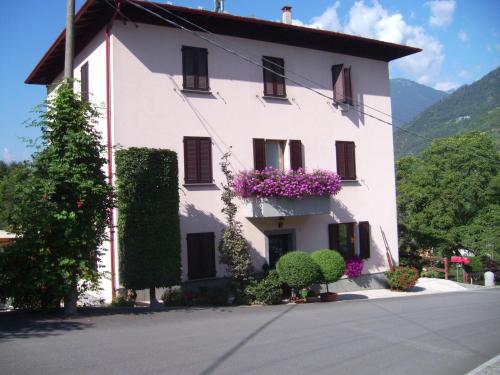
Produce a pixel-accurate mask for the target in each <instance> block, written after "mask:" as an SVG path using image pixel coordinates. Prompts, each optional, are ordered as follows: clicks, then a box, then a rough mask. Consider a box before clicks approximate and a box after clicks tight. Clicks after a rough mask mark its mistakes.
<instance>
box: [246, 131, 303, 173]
mask: <svg viewBox="0 0 500 375" xmlns="http://www.w3.org/2000/svg"><path fill="white" fill-rule="evenodd" d="M290 142H291V143H290V162H291V164H290V165H291V168H292V169H293V166H295V167H297V168H300V167H302V144H301V143H300V141H290ZM292 142H295V143H294V146H293V147H292ZM297 142H298V143H297ZM299 146H300V155H296V153H297V152H299V151H298V149H299ZM285 147H286V141H283V140H275V139H262V138H254V140H253V155H254V169H256V170H259V171H261V170H263V169H265V168H266V167H268V168H269V167H270V168H274V169H279V170H281V171H283V170H285ZM292 148H293V150H292ZM299 160H300V162H299Z"/></svg>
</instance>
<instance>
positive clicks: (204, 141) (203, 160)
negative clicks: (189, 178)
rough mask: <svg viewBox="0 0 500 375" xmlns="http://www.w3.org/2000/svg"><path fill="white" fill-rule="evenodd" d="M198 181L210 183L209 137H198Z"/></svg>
mask: <svg viewBox="0 0 500 375" xmlns="http://www.w3.org/2000/svg"><path fill="white" fill-rule="evenodd" d="M198 142H199V152H198V166H199V175H198V182H200V183H212V182H213V180H212V140H211V139H210V138H200V139H199V141H198Z"/></svg>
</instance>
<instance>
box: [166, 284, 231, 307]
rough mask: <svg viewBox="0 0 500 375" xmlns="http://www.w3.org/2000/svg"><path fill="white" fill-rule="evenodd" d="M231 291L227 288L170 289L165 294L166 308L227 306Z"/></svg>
mask: <svg viewBox="0 0 500 375" xmlns="http://www.w3.org/2000/svg"><path fill="white" fill-rule="evenodd" d="M228 299H229V290H228V288H226V287H222V286H214V287H210V288H207V287H200V288H199V289H198V291H192V290H189V289H184V288H169V289H167V290H166V291H165V293H163V296H162V300H163V304H164V305H165V306H171V307H174V306H226V305H227V304H228Z"/></svg>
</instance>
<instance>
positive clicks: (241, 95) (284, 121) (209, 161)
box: [26, 0, 420, 298]
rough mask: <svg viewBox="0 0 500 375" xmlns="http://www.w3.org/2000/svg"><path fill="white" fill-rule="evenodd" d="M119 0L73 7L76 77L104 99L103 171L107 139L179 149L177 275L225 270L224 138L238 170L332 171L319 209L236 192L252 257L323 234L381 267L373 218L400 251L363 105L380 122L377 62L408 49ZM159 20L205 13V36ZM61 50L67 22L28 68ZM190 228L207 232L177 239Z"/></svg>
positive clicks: (378, 133) (388, 170)
mask: <svg viewBox="0 0 500 375" xmlns="http://www.w3.org/2000/svg"><path fill="white" fill-rule="evenodd" d="M118 4H120V5H119V12H117V10H116V9H114V8H112V7H111V6H110V5H109V4H108V3H107V2H106V1H103V0H94V1H91V0H89V1H87V2H86V3H85V4H84V5H83V7H82V8H81V9H80V11H79V12H78V14H77V16H76V21H75V32H76V61H75V77H77V78H81V80H82V87H83V90H84V91H88V92H89V93H90V100H92V101H93V102H95V103H105V105H106V107H107V112H106V114H105V116H103V118H102V119H101V121H100V125H99V126H100V130H101V131H102V134H103V139H106V140H107V142H108V148H109V155H108V159H109V171H110V172H112V171H113V170H114V169H113V168H114V160H113V152H112V146H114V145H121V146H123V147H131V146H138V147H155V148H167V149H171V150H174V151H176V152H177V153H178V157H179V179H180V184H181V192H180V199H181V211H180V213H179V214H180V222H181V243H182V268H183V273H182V274H183V279H184V280H189V279H205V278H213V277H221V276H223V275H224V268H223V267H222V266H221V265H220V264H219V263H218V261H217V258H218V254H217V250H216V249H217V244H218V240H219V236H220V232H221V228H222V227H223V218H222V214H221V208H222V204H221V200H220V193H221V190H220V186H221V183H222V182H223V177H224V176H223V175H222V173H221V171H220V168H219V161H220V157H221V155H222V154H223V153H224V152H225V151H226V150H228V148H229V147H231V149H232V159H231V162H232V166H233V168H234V169H235V170H247V169H252V168H254V167H255V168H257V169H258V168H262V167H263V166H266V165H267V166H275V167H278V168H283V169H285V170H286V169H290V168H297V167H303V168H305V169H306V170H314V169H326V170H331V171H337V172H338V173H340V174H341V175H342V176H343V188H342V190H341V192H340V193H339V194H338V195H336V196H335V197H334V198H330V199H328V200H327V206H326V209H325V206H324V202H318V200H314V199H309V200H308V198H305V199H304V200H302V201H301V202H299V203H300V204H298V206H300V207H288V208H287V209H286V210H285V211H286V212H281V211H283V207H281V208H280V207H277V206H276V205H275V204H271V205H270V206H269V205H268V206H264V207H262V206H258V205H257V206H258V207H254V210H251V209H249V208H251V207H248V204H247V202H244V201H242V202H241V207H240V210H239V214H238V216H239V217H238V219H239V220H240V221H241V222H242V223H243V229H244V234H245V237H246V238H247V240H248V241H249V243H250V244H251V247H252V257H253V259H254V262H255V266H256V268H257V269H258V268H260V266H262V265H263V264H264V263H266V262H267V263H271V264H272V263H273V262H275V260H276V258H277V257H278V256H279V255H280V254H281V253H283V252H286V251H289V250H292V249H300V250H305V251H313V250H317V249H321V248H328V247H332V246H334V247H337V248H339V249H340V250H341V251H342V252H344V254H345V255H346V256H349V255H354V254H359V255H362V256H363V257H364V258H366V261H365V266H364V270H363V273H365V274H367V273H377V272H382V271H385V270H386V269H387V267H388V265H387V257H386V247H385V244H384V239H383V235H382V231H383V232H384V233H385V236H386V238H387V243H388V246H389V248H390V251H391V254H392V257H393V259H394V260H395V261H396V262H397V260H398V239H397V222H396V196H395V178H394V159H393V140H392V127H391V126H390V125H388V124H386V123H383V122H381V121H379V120H377V119H376V118H373V117H371V116H370V115H372V116H375V117H377V118H381V119H383V120H386V121H389V122H390V117H389V115H390V113H391V102H390V93H389V76H388V62H389V61H391V60H394V59H397V58H400V57H403V56H407V55H410V54H413V53H416V52H418V51H420V50H419V49H416V48H412V47H407V46H402V45H396V44H391V43H385V42H380V41H376V40H371V39H366V38H361V37H356V36H351V35H345V34H340V33H334V32H329V31H323V30H317V29H311V28H304V27H298V26H293V25H290V24H288V23H286V19H287V17H284V21H285V22H282V23H280V22H270V21H263V20H258V19H254V18H244V17H237V16H234V15H229V14H220V13H215V12H210V11H205V10H199V9H191V8H183V7H177V6H172V5H165V4H161V5H160V4H152V3H150V2H141V1H136V2H135V4H136V5H134V4H132V3H130V2H125V1H121V2H118ZM145 9H147V10H145ZM289 11H290V9H289V8H286V7H285V8H284V12H289ZM151 12H153V13H156V14H157V15H159V16H160V17H161V18H160V17H158V16H155V15H154V14H152V13H151ZM287 15H288V14H285V16H287ZM288 18H289V17H288ZM166 20H170V21H173V22H175V23H178V24H180V25H182V26H185V27H187V28H189V29H191V30H193V29H197V26H200V27H203V28H205V29H207V30H209V31H210V32H211V33H207V32H200V31H199V30H200V29H197V31H198V34H199V35H201V36H202V37H203V38H206V39H209V41H207V40H206V39H203V38H201V37H199V36H197V35H196V34H194V33H192V32H189V31H186V30H183V29H180V28H178V27H173V25H172V24H171V23H169V22H168V21H166ZM187 21H189V22H187ZM195 25H196V26H195ZM212 33H213V34H212ZM216 44H218V45H216ZM220 47H223V48H220ZM228 50H234V51H237V52H238V54H239V55H240V56H237V55H236V54H234V53H232V52H229V51H228ZM249 59H250V60H251V62H250V61H248V60H249ZM63 62H64V33H63V34H61V35H60V36H59V38H58V39H57V40H56V41H55V43H54V44H53V45H52V47H51V48H50V49H49V50H48V51H47V53H46V54H45V55H44V57H43V58H42V60H41V61H40V63H39V64H38V65H37V66H36V68H35V69H34V70H33V72H32V73H31V74H30V76H29V77H28V79H27V80H26V82H27V83H31V84H45V85H48V86H49V85H51V84H53V83H54V82H57V81H58V80H60V78H61V76H62V70H63ZM260 65H264V66H265V67H266V68H268V69H270V70H272V71H274V72H275V73H273V72H270V71H269V70H266V69H263V68H262V66H260ZM279 66H284V69H283V68H280V67H279ZM283 73H284V75H286V76H287V77H288V78H289V79H286V80H285V79H283V77H282V76H281V74H283ZM304 86H306V87H304ZM334 86H335V93H334ZM334 94H335V95H336V99H337V103H335V104H334V100H332V99H331V98H332V96H333V95H334ZM322 95H323V96H322ZM344 96H345V97H349V98H348V99H346V100H344ZM339 102H340V103H339ZM350 104H352V105H350ZM379 111H380V112H379ZM381 112H382V113H381ZM383 113H385V114H386V115H384V114H383ZM186 158H187V159H186ZM194 158H196V159H194ZM186 171H187V173H186ZM111 180H112V176H111ZM308 202H309V203H308ZM289 203H290V202H289ZM280 209H281V211H280ZM117 214H118V213H116V212H115V215H114V219H115V221H116V215H117ZM207 233H208V234H207ZM188 235H191V236H196V238H204V239H205V243H210V244H211V245H210V246H205V247H204V248H200V249H188V248H187V239H186V238H187V236H188ZM200 236H201V237H200ZM207 238H208V241H209V242H206V241H207ZM194 242H198V243H200V242H203V241H194ZM107 245H108V246H107V247H108V254H107V255H106V257H105V262H106V263H105V265H106V269H107V270H108V271H110V272H111V273H112V275H113V278H112V282H109V281H105V282H104V285H103V286H104V287H105V291H106V297H107V298H109V297H110V296H111V290H112V289H113V288H116V287H117V286H118V285H119V280H118V277H117V270H116V264H117V261H116V260H117V241H116V234H114V233H113V235H112V237H111V241H110V243H108V244H107ZM196 254H198V255H199V254H203V256H202V257H197V256H196ZM188 258H190V259H189V260H188ZM188 264H189V265H190V266H191V269H190V267H188Z"/></svg>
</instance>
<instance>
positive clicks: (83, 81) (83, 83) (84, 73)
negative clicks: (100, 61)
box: [80, 62, 89, 102]
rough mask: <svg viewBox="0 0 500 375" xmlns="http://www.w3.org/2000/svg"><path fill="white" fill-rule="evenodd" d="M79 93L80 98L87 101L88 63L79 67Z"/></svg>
mask: <svg viewBox="0 0 500 375" xmlns="http://www.w3.org/2000/svg"><path fill="white" fill-rule="evenodd" d="M80 95H81V96H82V100H85V101H87V102H88V101H89V63H88V62H86V63H85V64H83V65H82V67H81V68H80Z"/></svg>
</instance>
